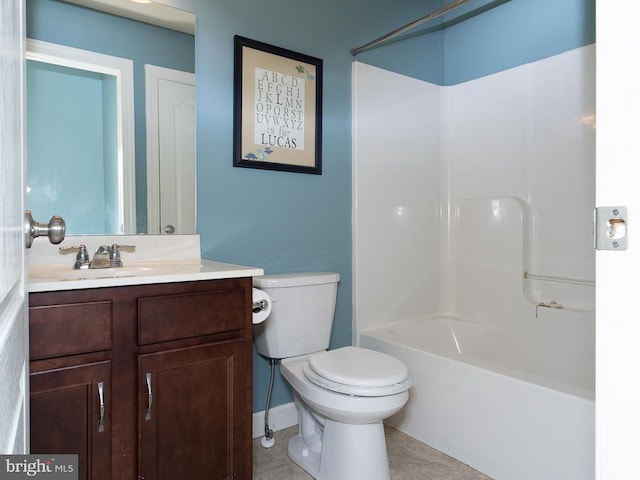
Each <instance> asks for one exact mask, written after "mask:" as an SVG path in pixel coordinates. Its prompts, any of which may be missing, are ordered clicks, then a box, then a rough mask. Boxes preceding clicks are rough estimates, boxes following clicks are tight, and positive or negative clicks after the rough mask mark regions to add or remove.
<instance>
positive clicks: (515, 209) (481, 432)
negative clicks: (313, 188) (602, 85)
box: [353, 45, 595, 480]
mask: <svg viewBox="0 0 640 480" xmlns="http://www.w3.org/2000/svg"><path fill="white" fill-rule="evenodd" d="M353 91H354V95H353V97H354V107H353V122H354V125H353V132H354V165H353V198H354V205H353V208H354V229H353V238H354V240H353V242H354V243H353V251H354V318H355V320H354V337H355V339H356V342H357V343H358V344H360V345H362V346H366V347H370V348H375V349H378V350H382V351H386V352H388V353H392V354H393V355H395V356H397V357H398V358H400V359H401V360H403V361H405V362H406V363H407V365H408V367H409V368H410V370H411V371H412V374H413V376H414V379H415V387H414V388H413V389H412V390H411V391H410V399H409V403H408V404H407V407H406V408H405V411H403V412H401V413H400V414H398V415H397V416H396V417H394V418H392V419H391V422H390V423H392V424H394V425H395V426H397V427H398V428H400V429H401V430H403V431H405V432H407V433H409V434H411V435H413V436H415V437H417V438H419V439H421V440H423V441H425V442H426V443H428V444H430V445H432V446H434V447H435V448H438V449H440V450H443V451H444V452H446V453H448V454H450V455H452V456H453V457H455V458H458V459H459V460H461V461H463V462H465V463H468V464H470V465H471V466H472V467H475V468H477V469H479V470H480V471H482V472H484V473H486V474H488V475H490V476H492V477H493V478H496V479H498V480H500V479H509V480H514V479H539V478H562V479H573V478H575V479H582V478H592V477H593V476H594V451H595V449H594V428H595V427H594V394H593V390H594V345H595V335H594V330H595V316H594V290H595V285H594V278H595V272H594V270H595V260H594V259H595V256H594V251H593V246H592V234H591V229H592V214H593V207H594V203H595V187H594V185H595V47H594V46H593V45H592V46H587V47H582V48H579V49H575V50H571V51H569V52H565V53H563V54H560V55H557V56H554V57H550V58H547V59H544V60H540V61H537V62H535V63H531V64H526V65H522V66H520V67H516V68H513V69H510V70H506V71H503V72H500V73H497V74H494V75H490V76H487V77H483V78H480V79H477V80H473V81H469V82H466V83H462V84H458V85H454V86H447V87H442V86H437V85H433V84H429V83H426V82H423V81H419V80H416V79H413V78H408V77H405V76H402V75H398V74H395V73H391V72H388V71H384V70H381V69H379V68H376V67H371V66H369V65H366V64H363V63H359V62H356V63H354V67H353Z"/></svg>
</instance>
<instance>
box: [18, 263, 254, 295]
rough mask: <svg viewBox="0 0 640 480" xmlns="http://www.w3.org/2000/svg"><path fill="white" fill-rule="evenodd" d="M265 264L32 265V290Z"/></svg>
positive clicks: (158, 279) (209, 275)
mask: <svg viewBox="0 0 640 480" xmlns="http://www.w3.org/2000/svg"><path fill="white" fill-rule="evenodd" d="M263 274H264V271H263V270H262V269H261V268H254V267H245V266H242V265H232V264H229V263H220V262H212V261H209V260H180V261H168V262H147V263H144V264H134V263H131V264H128V265H125V266H124V267H121V268H96V269H88V270H74V269H73V268H72V266H71V265H69V264H63V265H61V264H55V265H51V264H45V265H38V264H35V265H29V291H30V292H47V291H55V290H76V289H82V288H101V287H119V286H126V285H144V284H151V283H172V282H190V281H198V280H216V279H223V278H239V277H254V276H258V275H263Z"/></svg>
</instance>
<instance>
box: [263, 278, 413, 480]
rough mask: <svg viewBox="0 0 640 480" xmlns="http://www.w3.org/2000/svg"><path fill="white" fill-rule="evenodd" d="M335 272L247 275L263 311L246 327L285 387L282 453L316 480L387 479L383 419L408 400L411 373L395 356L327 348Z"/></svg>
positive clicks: (355, 349) (334, 300)
mask: <svg viewBox="0 0 640 480" xmlns="http://www.w3.org/2000/svg"><path fill="white" fill-rule="evenodd" d="M339 280H340V276H339V274H337V273H328V272H317V273H316V272H314V273H293V274H279V275H264V276H262V277H255V278H254V280H253V285H254V287H256V288H258V289H260V290H263V291H264V292H266V293H267V294H268V295H269V297H270V298H271V314H270V315H269V317H268V318H267V319H266V320H265V321H264V322H262V323H260V324H257V325H254V340H255V344H256V349H257V351H258V353H259V354H260V355H262V356H264V357H267V358H273V359H280V360H281V362H280V372H281V374H282V376H283V377H284V378H285V380H286V381H287V382H288V383H289V385H290V386H291V388H292V390H293V399H294V402H295V406H296V409H297V410H298V434H297V435H296V436H294V437H293V438H292V439H291V440H290V441H289V446H288V452H289V457H290V458H291V459H292V460H293V461H294V462H296V463H297V464H298V465H300V466H301V467H302V468H303V469H304V470H306V471H307V472H308V473H309V474H310V475H311V476H312V477H314V478H316V479H319V480H359V479H367V480H389V479H390V474H389V461H388V458H387V447H386V442H385V436H384V427H383V423H382V422H383V420H384V419H385V418H387V417H389V416H391V415H393V414H394V413H396V412H398V411H399V410H400V409H402V407H403V406H404V405H405V403H406V402H407V400H408V399H409V392H408V390H409V387H410V386H411V377H410V375H409V372H408V370H407V367H406V366H405V365H404V364H403V363H402V362H400V361H399V360H397V359H396V358H394V357H392V356H390V355H387V354H384V353H381V352H376V351H374V350H369V349H364V348H359V347H352V346H348V347H342V348H337V349H335V350H327V349H328V348H329V340H330V337H331V327H332V325H333V317H334V312H335V303H336V292H337V285H338V281H339Z"/></svg>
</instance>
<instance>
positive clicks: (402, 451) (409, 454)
mask: <svg viewBox="0 0 640 480" xmlns="http://www.w3.org/2000/svg"><path fill="white" fill-rule="evenodd" d="M297 432H298V427H297V426H294V427H290V428H287V429H285V430H280V431H278V432H276V433H275V438H276V443H275V445H274V446H273V447H272V448H262V446H261V445H260V439H259V438H258V439H255V440H254V441H253V480H313V477H311V476H310V475H309V474H307V473H306V472H305V471H304V470H302V469H301V468H300V467H298V466H297V465H296V464H295V463H293V461H291V460H290V459H289V457H288V456H287V443H288V442H289V439H290V438H291V437H292V436H293V435H295V434H296V433H297ZM385 432H386V436H387V450H388V453H389V465H390V469H391V479H392V480H491V479H490V478H489V477H487V476H486V475H483V474H481V473H479V472H477V471H475V470H474V469H472V468H471V467H469V466H468V465H465V464H463V463H460V462H458V461H456V460H455V459H453V458H451V457H449V456H447V455H445V454H444V453H441V452H439V451H437V450H434V449H433V448H431V447H429V446H428V445H425V444H424V443H421V442H419V441H417V440H415V439H414V438H411V437H410V436H408V435H406V434H404V433H402V432H400V431H398V430H396V429H394V428H391V427H386V428H385ZM354 480H360V479H354ZM363 480H364V479H363Z"/></svg>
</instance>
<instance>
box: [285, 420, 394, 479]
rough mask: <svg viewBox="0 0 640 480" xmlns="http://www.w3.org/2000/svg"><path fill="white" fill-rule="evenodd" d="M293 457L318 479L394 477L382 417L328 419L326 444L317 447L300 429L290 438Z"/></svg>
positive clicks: (324, 436) (325, 432)
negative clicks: (346, 420)
mask: <svg viewBox="0 0 640 480" xmlns="http://www.w3.org/2000/svg"><path fill="white" fill-rule="evenodd" d="M288 451H289V457H290V458H291V459H292V460H293V461H294V462H295V463H297V464H298V465H299V466H300V467H302V468H303V469H304V470H305V471H306V472H307V473H309V475H311V476H312V477H313V478H315V479H317V480H354V479H367V480H390V478H391V475H390V473H389V460H388V457H387V444H386V440H385V436H384V425H383V423H382V421H379V422H376V423H369V424H359V425H354V424H348V423H342V422H336V421H334V420H330V419H328V418H325V419H324V428H323V432H322V445H321V448H320V451H314V450H313V449H312V447H310V446H308V445H307V444H306V443H305V441H304V440H303V435H302V433H299V434H298V435H296V436H295V437H293V438H292V439H291V440H289V449H288Z"/></svg>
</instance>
